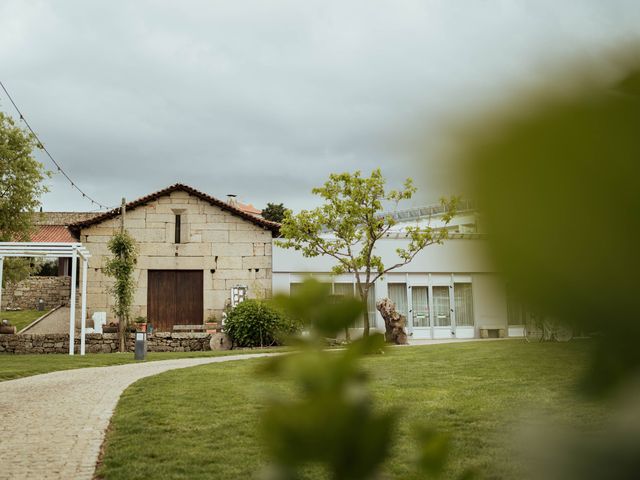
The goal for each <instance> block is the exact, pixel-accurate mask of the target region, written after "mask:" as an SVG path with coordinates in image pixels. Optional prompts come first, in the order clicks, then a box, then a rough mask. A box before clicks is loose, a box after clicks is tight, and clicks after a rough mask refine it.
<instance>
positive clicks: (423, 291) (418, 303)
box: [411, 287, 429, 327]
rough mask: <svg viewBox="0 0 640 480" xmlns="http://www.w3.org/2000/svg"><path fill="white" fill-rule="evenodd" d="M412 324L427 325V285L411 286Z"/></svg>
mask: <svg viewBox="0 0 640 480" xmlns="http://www.w3.org/2000/svg"><path fill="white" fill-rule="evenodd" d="M411 303H412V308H413V326H414V327H428V326H429V290H428V288H427V287H411Z"/></svg>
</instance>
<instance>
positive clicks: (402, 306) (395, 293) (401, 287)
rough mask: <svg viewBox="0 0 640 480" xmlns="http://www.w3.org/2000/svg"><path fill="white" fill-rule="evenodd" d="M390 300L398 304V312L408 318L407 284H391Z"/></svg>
mask: <svg viewBox="0 0 640 480" xmlns="http://www.w3.org/2000/svg"><path fill="white" fill-rule="evenodd" d="M389 298H390V299H391V301H392V302H393V303H395V304H396V310H397V311H398V313H400V314H401V315H404V316H405V318H407V284H406V283H390V284H389Z"/></svg>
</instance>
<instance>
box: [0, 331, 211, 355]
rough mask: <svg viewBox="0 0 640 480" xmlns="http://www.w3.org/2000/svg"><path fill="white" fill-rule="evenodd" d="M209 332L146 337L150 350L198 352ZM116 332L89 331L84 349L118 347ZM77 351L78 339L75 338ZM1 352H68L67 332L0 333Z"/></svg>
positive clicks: (109, 350) (129, 345)
mask: <svg viewBox="0 0 640 480" xmlns="http://www.w3.org/2000/svg"><path fill="white" fill-rule="evenodd" d="M210 340H211V334H208V333H156V334H153V335H151V336H150V337H148V339H147V351H149V352H197V351H204V350H211V348H210V347H209V342H210ZM134 342H135V335H134V334H133V333H132V334H130V335H129V339H128V341H127V350H128V351H129V352H133V350H134ZM119 344H120V343H119V339H118V334H117V333H103V334H100V333H91V334H88V335H87V337H86V345H85V349H86V352H87V353H112V352H117V351H118V347H119ZM75 351H76V353H80V339H79V338H78V337H76V339H75ZM0 353H17V354H23V353H69V335H68V334H40V335H37V334H31V335H30V334H22V335H0Z"/></svg>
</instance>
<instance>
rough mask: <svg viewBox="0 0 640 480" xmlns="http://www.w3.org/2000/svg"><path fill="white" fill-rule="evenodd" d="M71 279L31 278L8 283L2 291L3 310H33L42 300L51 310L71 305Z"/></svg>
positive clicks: (45, 306) (46, 307)
mask: <svg viewBox="0 0 640 480" xmlns="http://www.w3.org/2000/svg"><path fill="white" fill-rule="evenodd" d="M70 295H71V277H29V278H26V279H24V280H22V281H21V282H17V283H7V285H6V286H5V287H4V288H3V289H2V309H3V310H5V309H7V308H9V309H11V308H19V309H21V310H33V309H36V308H37V306H38V301H39V300H40V299H42V300H44V308H45V309H51V308H55V307H59V306H60V305H66V304H68V303H69V296H70Z"/></svg>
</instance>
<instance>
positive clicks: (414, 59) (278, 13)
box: [0, 0, 640, 210]
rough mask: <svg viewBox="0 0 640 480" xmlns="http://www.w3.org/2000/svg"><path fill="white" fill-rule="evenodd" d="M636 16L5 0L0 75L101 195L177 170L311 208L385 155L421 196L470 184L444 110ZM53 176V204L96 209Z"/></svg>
mask: <svg viewBox="0 0 640 480" xmlns="http://www.w3.org/2000/svg"><path fill="white" fill-rule="evenodd" d="M638 25H640V3H639V2H638V1H637V0H629V1H614V0H607V1H602V0H595V1H587V0H563V1H558V0H550V1H549V0H535V1H534V0H532V1H524V0H523V1H519V2H518V1H506V0H503V1H498V0H495V1H491V0H474V1H472V0H469V1H462V0H456V1H451V0H450V1H447V0H442V1H427V0H423V1H413V0H395V1H379V2H377V1H371V0H365V1H348V0H342V1H336V2H331V1H327V0H324V1H319V2H315V1H299V0H292V1H267V0H256V1H231V0H228V1H227V0H217V1H213V0H209V1H192V0H183V1H180V2H173V1H172V2H169V1H166V2H162V1H114V0H109V1H102V2H93V1H92V2H87V1H83V0H79V1H56V2H53V1H29V0H15V1H12V0H0V80H1V81H2V82H3V83H4V84H5V86H6V87H7V88H8V90H9V92H10V93H11V94H12V95H13V97H14V100H16V102H17V104H18V106H19V107H20V108H21V109H22V111H23V113H24V114H25V116H26V118H27V119H28V120H29V121H30V123H31V125H32V126H33V127H34V128H35V130H36V131H37V133H38V134H39V135H40V137H41V139H42V141H43V142H44V144H45V145H46V146H47V148H48V149H49V150H50V151H51V152H52V153H53V155H54V157H55V158H56V159H57V160H58V161H59V162H60V163H61V164H62V165H63V167H64V169H65V170H66V171H67V172H68V173H69V175H70V176H71V177H72V178H73V179H74V181H75V182H76V183H77V184H78V185H80V186H81V187H82V188H83V189H84V190H85V191H86V192H87V193H88V194H89V195H91V196H93V197H94V198H95V199H97V200H98V201H99V202H101V203H104V204H108V205H116V204H118V203H119V199H120V198H121V197H123V196H125V197H127V199H129V200H131V199H134V198H136V197H138V196H141V195H144V194H146V193H150V192H152V191H154V190H157V189H159V188H163V187H165V186H167V185H170V184H172V183H175V182H183V183H187V184H190V185H192V186H194V187H196V188H198V189H201V190H204V191H206V192H207V193H210V194H212V195H215V196H218V197H221V198H224V197H225V195H226V194H227V193H235V194H238V195H239V196H240V198H241V199H242V200H245V201H249V202H252V203H254V204H256V205H257V206H263V205H264V204H265V203H266V202H284V203H285V204H286V205H287V206H289V207H292V208H294V209H299V208H305V207H310V206H312V205H314V203H315V200H314V198H313V197H312V196H311V195H310V189H311V188H312V187H313V186H315V185H319V184H321V183H322V182H323V181H324V180H325V179H326V177H327V176H328V174H329V173H330V172H338V171H346V170H356V169H361V170H364V171H369V170H371V169H373V168H376V167H381V168H382V169H383V172H384V173H385V175H386V176H387V177H388V179H389V183H390V184H391V185H395V184H398V183H399V182H400V181H401V180H402V179H403V178H405V177H407V176H412V177H414V179H415V181H416V183H417V185H418V186H419V188H420V196H419V197H417V198H416V199H414V200H413V201H412V202H413V203H414V204H420V203H425V202H427V203H428V202H432V201H433V200H434V199H436V198H437V197H438V196H440V195H442V194H445V193H458V192H456V191H455V190H456V189H457V188H458V187H457V185H456V184H455V181H454V179H453V177H452V175H450V174H448V170H447V161H446V159H445V156H444V155H443V151H445V150H446V145H444V143H446V142H443V140H442V139H443V138H445V136H444V135H443V132H442V130H443V127H442V126H443V125H444V124H446V123H447V121H448V119H449V118H451V117H452V116H453V117H455V116H456V115H460V114H461V113H462V114H471V113H473V112H477V111H479V110H481V109H490V108H491V105H492V103H493V102H499V101H501V100H504V98H505V97H508V95H512V94H513V93H514V92H515V91H517V89H518V88H520V87H521V86H522V85H523V84H526V83H527V82H531V80H532V79H533V80H539V79H541V78H543V77H544V75H545V74H546V71H547V69H548V68H549V65H554V66H555V67H557V66H559V65H560V66H561V65H562V63H563V62H564V61H566V60H567V59H569V58H575V57H576V56H578V57H583V58H590V59H597V58H598V57H599V56H600V55H602V54H603V52H606V51H608V50H609V49H611V48H615V47H616V46H617V45H620V44H624V43H626V42H629V41H631V40H637V39H638V33H639V29H638ZM0 109H2V110H4V111H5V112H8V113H11V114H15V111H13V110H12V107H11V105H10V103H9V101H8V100H7V98H6V97H5V96H4V95H3V93H2V92H0ZM408 132H411V133H410V134H408ZM416 137H419V138H420V144H421V145H422V148H420V149H417V148H413V145H414V143H413V141H414V139H415V138H416ZM408 138H410V140H408ZM448 141H450V139H449V140H448ZM39 158H40V159H41V161H43V162H44V163H45V165H46V166H47V167H48V168H53V165H51V163H49V162H48V160H47V159H46V158H45V157H44V156H40V157H39ZM419 166H420V167H422V168H418V167H419ZM50 188H51V192H50V193H48V194H47V195H46V196H45V197H44V198H43V203H44V208H45V209H46V210H91V209H92V208H95V207H92V205H91V203H90V202H88V201H86V200H85V199H83V198H82V196H81V195H79V194H78V193H77V192H75V191H74V190H72V189H71V188H70V187H69V185H68V183H66V182H65V181H64V180H63V179H62V178H61V176H60V175H54V176H53V177H52V179H51V180H50Z"/></svg>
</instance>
